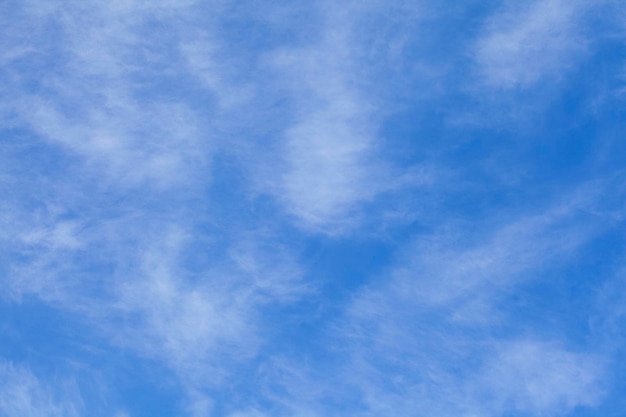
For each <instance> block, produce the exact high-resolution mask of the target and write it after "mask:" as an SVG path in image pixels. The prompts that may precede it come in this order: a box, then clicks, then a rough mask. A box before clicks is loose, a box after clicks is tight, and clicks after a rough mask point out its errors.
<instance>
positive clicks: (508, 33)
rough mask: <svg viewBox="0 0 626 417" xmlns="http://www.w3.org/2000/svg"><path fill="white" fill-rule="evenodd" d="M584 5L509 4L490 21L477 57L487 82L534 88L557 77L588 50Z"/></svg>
mask: <svg viewBox="0 0 626 417" xmlns="http://www.w3.org/2000/svg"><path fill="white" fill-rule="evenodd" d="M587 6H588V4H587V3H586V2H584V1H579V0H575V1H565V0H549V1H532V2H505V5H504V7H503V8H502V9H501V10H499V11H498V12H497V13H495V14H494V15H493V16H492V17H491V18H490V19H489V20H488V21H487V23H486V25H485V28H484V33H483V34H482V36H481V37H480V38H479V40H478V42H477V44H476V47H475V48H476V49H475V59H476V64H477V66H478V73H479V76H480V79H481V81H482V82H483V83H485V84H486V85H487V86H490V87H496V88H516V87H521V88H525V87H530V86H532V85H533V84H535V83H536V82H538V81H541V80H544V79H551V80H554V79H559V78H560V77H562V75H563V72H564V71H566V70H567V69H568V68H569V67H571V66H572V65H573V64H574V63H575V60H576V58H577V56H579V55H580V53H581V52H583V51H584V50H585V48H586V42H587V39H586V37H585V35H584V28H583V27H582V25H581V17H582V16H583V15H584V12H585V8H586V7H587Z"/></svg>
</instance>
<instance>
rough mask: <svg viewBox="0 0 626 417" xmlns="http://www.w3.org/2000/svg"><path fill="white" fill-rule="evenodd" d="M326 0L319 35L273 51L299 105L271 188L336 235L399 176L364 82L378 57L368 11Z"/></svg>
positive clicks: (302, 220)
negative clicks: (369, 42)
mask: <svg viewBox="0 0 626 417" xmlns="http://www.w3.org/2000/svg"><path fill="white" fill-rule="evenodd" d="M324 6H327V7H326V8H325V9H324V10H323V12H322V14H321V17H320V20H321V23H320V26H321V27H320V28H319V36H317V39H318V40H316V41H314V42H309V43H306V44H305V45H303V46H300V47H292V48H285V49H282V50H278V51H276V52H275V53H273V54H272V59H271V66H272V68H274V71H275V74H277V75H276V76H278V77H280V80H281V82H283V83H284V85H286V87H285V86H283V87H282V88H283V89H286V91H287V97H288V99H289V100H290V101H291V102H292V103H293V110H292V111H290V112H289V113H287V116H288V117H290V119H289V120H292V121H291V122H290V124H289V125H288V126H286V127H285V129H284V131H283V140H282V143H280V144H279V145H278V147H277V149H278V151H279V152H280V155H281V157H280V158H279V163H280V165H279V167H280V169H279V171H278V173H274V174H273V175H274V178H270V180H269V182H270V184H269V187H270V190H271V192H272V193H273V194H274V196H275V197H276V199H277V200H278V201H279V202H280V203H281V205H282V206H283V207H284V209H285V211H286V212H288V213H289V214H290V215H291V216H293V217H294V218H295V219H296V220H297V223H298V224H300V225H301V226H303V227H304V228H305V229H309V230H315V231H323V232H326V233H331V234H333V233H341V232H343V231H346V230H349V229H351V228H353V227H354V226H355V225H356V224H358V222H359V217H360V216H361V215H362V212H363V208H364V206H366V205H367V204H368V203H370V202H371V201H373V200H374V199H375V198H376V197H377V196H379V195H380V194H381V193H383V192H385V191H388V190H390V189H391V188H393V187H394V183H393V180H392V179H391V178H392V174H391V170H390V169H389V166H388V165H389V163H388V162H385V161H384V158H383V157H382V154H381V150H382V144H381V143H380V138H379V137H378V133H377V130H378V128H379V122H380V121H379V120H377V116H376V115H378V114H380V109H379V108H378V104H377V103H376V100H377V99H376V97H373V96H372V95H370V94H368V92H367V90H366V88H364V86H365V85H367V84H368V83H369V82H370V81H369V80H368V79H367V76H365V73H366V72H365V71H363V67H364V66H365V67H367V66H368V65H371V63H370V62H369V61H367V60H366V59H363V57H362V54H360V49H361V48H364V47H365V45H362V44H360V43H359V39H358V37H357V36H356V33H358V31H360V30H362V28H360V27H358V21H359V15H360V14H362V13H363V11H364V10H361V9H359V7H355V6H354V5H351V6H343V5H342V6H341V7H338V6H335V5H330V4H324ZM371 7H373V6H372V5H371V4H369V3H368V4H366V5H363V9H365V10H367V9H368V8H371ZM285 81H286V83H285Z"/></svg>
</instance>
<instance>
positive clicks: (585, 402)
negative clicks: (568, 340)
mask: <svg viewBox="0 0 626 417" xmlns="http://www.w3.org/2000/svg"><path fill="white" fill-rule="evenodd" d="M486 362H487V363H486V364H485V365H484V368H483V370H482V371H481V373H480V375H479V376H478V377H477V379H476V380H474V381H472V384H473V385H474V386H475V387H478V390H480V389H483V390H485V389H486V390H487V392H485V393H483V395H484V396H485V397H486V401H487V402H488V403H491V407H492V409H493V410H494V411H492V414H494V413H495V414H496V415H499V414H503V413H504V412H505V410H507V409H513V410H516V411H521V412H528V413H531V414H533V415H564V414H567V413H568V412H569V411H571V410H573V409H574V408H576V407H580V406H594V405H596V404H598V402H599V401H600V400H601V398H602V396H603V392H602V391H603V388H602V385H603V382H602V379H603V378H604V376H603V374H605V370H604V369H603V368H604V364H603V359H602V358H599V357H596V356H594V355H590V354H585V353H574V352H568V351H567V350H564V349H562V348H559V347H556V346H553V345H551V344H546V343H541V342H535V341H531V340H521V341H513V342H507V343H504V344H503V345H502V346H500V347H498V349H497V350H496V353H495V354H494V356H493V357H492V358H491V359H488V360H487V361H486Z"/></svg>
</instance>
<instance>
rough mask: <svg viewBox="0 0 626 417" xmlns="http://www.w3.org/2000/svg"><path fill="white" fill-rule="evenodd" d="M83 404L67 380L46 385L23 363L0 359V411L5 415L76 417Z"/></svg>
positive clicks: (11, 416)
mask: <svg viewBox="0 0 626 417" xmlns="http://www.w3.org/2000/svg"><path fill="white" fill-rule="evenodd" d="M82 408H83V405H82V403H81V400H80V397H79V396H78V394H77V392H75V388H74V387H72V385H71V384H67V383H64V382H62V383H58V381H57V383H55V384H48V383H46V382H45V381H42V380H40V379H39V378H38V377H37V376H35V375H34V374H33V373H32V372H31V371H30V370H29V369H27V368H26V367H24V366H20V365H15V364H13V363H11V362H8V361H5V360H1V361H0V414H2V415H3V416H6V417H78V416H80V415H82V411H81V410H82Z"/></svg>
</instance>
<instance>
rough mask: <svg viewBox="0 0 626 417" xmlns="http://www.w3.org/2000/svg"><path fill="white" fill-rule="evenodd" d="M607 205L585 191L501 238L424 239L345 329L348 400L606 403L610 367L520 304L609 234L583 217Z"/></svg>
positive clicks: (376, 285)
mask: <svg viewBox="0 0 626 417" xmlns="http://www.w3.org/2000/svg"><path fill="white" fill-rule="evenodd" d="M596 197H597V195H596V194H595V192H590V190H589V189H586V188H585V187H582V189H580V190H578V191H577V192H576V193H574V194H573V195H572V196H570V197H569V198H566V199H564V200H562V201H561V202H559V203H557V204H555V205H554V206H552V207H550V208H548V209H546V210H545V211H543V212H541V213H539V214H533V215H529V216H522V217H520V218H517V219H511V220H509V222H507V223H504V224H501V225H499V226H497V227H496V228H495V229H493V230H492V231H491V232H490V233H483V232H481V233H480V234H479V235H472V234H471V233H463V234H461V233H445V234H443V235H441V236H438V237H434V238H428V237H426V236H422V237H421V238H419V239H416V241H415V242H414V243H413V244H412V245H411V244H410V245H409V246H408V248H409V249H408V250H406V251H403V255H402V256H401V257H400V258H399V260H398V263H397V265H396V266H395V267H394V268H392V269H391V270H390V271H389V272H388V273H387V274H384V273H383V275H382V276H380V277H378V278H376V279H373V280H372V282H371V284H370V285H369V286H366V287H365V288H363V289H362V290H361V291H360V292H359V293H357V294H356V295H355V297H354V299H353V301H352V303H351V305H350V307H349V308H348V310H347V314H346V316H345V319H344V321H342V324H341V325H339V326H338V328H337V333H336V335H335V338H334V339H333V342H332V344H333V345H334V346H343V348H342V349H341V353H339V356H341V357H342V358H343V363H344V365H343V366H340V367H339V368H340V369H341V370H339V371H333V372H335V374H336V375H341V378H342V381H343V382H342V385H343V386H345V387H346V388H345V389H344V390H342V394H341V395H343V396H346V397H348V396H352V395H356V396H357V397H358V398H362V400H361V401H358V403H359V404H360V405H361V406H362V407H363V408H362V412H361V413H360V414H359V415H363V416H369V415H372V416H373V415H407V416H412V415H415V416H418V415H440V416H468V417H469V416H475V415H484V416H498V415H504V414H506V413H511V412H514V411H517V412H525V413H529V415H544V414H566V413H568V412H570V411H572V410H573V409H574V408H576V407H579V406H594V405H596V404H597V403H598V402H599V401H600V399H601V398H602V394H603V387H604V384H605V383H606V380H607V373H606V368H605V364H606V361H607V360H608V358H607V357H605V356H603V355H601V354H598V353H596V352H594V351H593V350H587V349H588V348H586V347H580V346H579V345H577V344H576V343H571V344H570V342H569V341H568V340H559V338H558V337H556V336H548V334H550V333H551V330H550V328H548V329H544V328H543V327H542V326H543V325H547V323H543V324H541V323H537V324H536V325H534V324H532V323H533V322H532V320H531V322H529V320H530V319H529V318H528V317H527V316H525V318H524V319H522V318H519V317H518V314H524V315H530V314H533V317H534V315H537V316H550V317H552V316H551V313H550V311H549V310H550V308H549V307H545V308H544V309H543V310H542V311H536V312H532V313H531V312H530V311H526V310H524V313H520V312H519V311H518V310H517V309H516V308H515V301H514V299H513V298H512V297H514V296H515V294H518V295H519V294H522V293H523V294H526V293H525V291H529V290H527V289H524V288H528V286H532V287H533V288H537V286H539V287H541V288H544V287H545V288H549V287H550V286H551V285H552V283H551V282H550V281H549V277H550V276H551V274H550V273H549V272H548V271H554V270H559V269H560V268H561V267H562V265H563V263H564V262H567V260H568V259H572V257H573V256H574V255H575V254H577V253H579V252H580V251H581V250H582V248H583V247H584V246H585V245H587V244H589V242H590V241H592V240H593V239H594V237H595V236H597V234H598V233H600V231H602V230H605V228H607V227H608V224H610V223H611V221H609V222H608V223H606V222H604V221H598V219H596V218H592V217H586V220H585V221H583V220H581V219H580V218H579V216H580V213H581V211H584V210H586V209H589V208H591V207H593V206H596V205H598V204H601V203H599V201H598V200H596ZM604 220H607V219H604ZM585 223H586V224H585ZM484 229H485V227H484V226H483V227H481V228H479V230H483V231H484ZM448 230H450V229H448ZM537 291H541V290H537ZM533 294H534V295H533ZM519 296H520V297H521V295H519ZM537 296H538V295H537V294H536V293H531V294H526V295H525V297H529V299H531V298H532V297H537ZM552 325H554V322H552ZM548 327H549V326H548ZM329 343H330V342H329ZM325 372H330V371H328V370H326V371H325ZM316 377H320V378H322V379H323V376H319V375H316ZM509 381H510V382H509ZM548 386H550V387H552V388H551V389H547V387H548ZM328 390H332V388H330V387H329V388H328ZM355 391H356V392H357V393H359V394H358V395H357V394H354V392H355ZM328 392H330V391H327V393H328Z"/></svg>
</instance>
